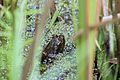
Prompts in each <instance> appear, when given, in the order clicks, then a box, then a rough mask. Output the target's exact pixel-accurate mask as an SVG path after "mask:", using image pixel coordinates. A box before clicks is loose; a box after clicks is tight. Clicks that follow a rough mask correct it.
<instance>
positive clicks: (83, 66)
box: [76, 0, 100, 80]
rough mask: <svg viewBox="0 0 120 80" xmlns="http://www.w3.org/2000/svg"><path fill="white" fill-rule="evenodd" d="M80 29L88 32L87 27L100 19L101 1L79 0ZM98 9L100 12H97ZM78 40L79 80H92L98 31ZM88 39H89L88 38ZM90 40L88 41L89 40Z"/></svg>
mask: <svg viewBox="0 0 120 80" xmlns="http://www.w3.org/2000/svg"><path fill="white" fill-rule="evenodd" d="M78 2H79V20H78V21H79V23H80V24H79V28H82V29H84V30H87V28H88V27H87V26H89V25H92V24H94V23H95V22H96V21H98V19H99V12H100V5H99V4H98V2H99V3H100V1H98V2H97V0H85V1H84V0H79V1H78ZM97 8H98V10H97ZM86 35H87V36H86ZM86 35H85V34H84V35H82V36H81V37H80V39H79V40H77V41H76V42H77V50H76V53H77V62H78V65H77V66H78V71H77V72H78V76H77V77H78V78H77V80H92V67H93V66H92V65H93V60H94V50H95V38H96V35H97V33H96V31H91V32H90V33H89V32H87V33H86ZM86 37H87V38H86ZM87 39H88V40H87Z"/></svg>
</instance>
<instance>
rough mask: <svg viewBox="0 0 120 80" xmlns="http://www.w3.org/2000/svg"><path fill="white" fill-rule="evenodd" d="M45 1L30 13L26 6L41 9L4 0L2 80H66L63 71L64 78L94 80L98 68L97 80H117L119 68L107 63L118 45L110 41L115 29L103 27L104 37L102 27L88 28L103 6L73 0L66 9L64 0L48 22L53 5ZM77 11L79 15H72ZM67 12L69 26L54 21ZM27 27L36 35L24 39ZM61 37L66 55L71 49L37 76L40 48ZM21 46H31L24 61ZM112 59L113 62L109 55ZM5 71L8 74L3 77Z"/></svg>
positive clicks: (92, 1) (0, 36)
mask: <svg viewBox="0 0 120 80" xmlns="http://www.w3.org/2000/svg"><path fill="white" fill-rule="evenodd" d="M18 1H19V2H20V3H21V4H19V5H20V6H17V4H16V2H18ZM48 1H49V2H48V3H47V2H46V5H45V6H44V7H43V8H38V9H29V8H28V6H30V5H31V6H33V5H34V6H35V5H37V6H38V5H42V4H39V1H32V2H33V3H30V4H28V1H27V0H23V1H21V0H13V1H11V2H10V0H6V1H4V4H3V5H2V6H0V8H2V9H0V11H1V12H0V62H1V64H0V80H4V79H9V80H26V79H27V78H28V79H29V80H33V79H34V80H38V79H43V80H44V79H45V80H46V79H48V78H50V79H54V78H58V77H59V76H61V75H64V76H65V74H64V72H65V71H66V70H67V71H69V70H70V71H71V72H72V73H70V74H68V76H67V77H66V76H65V79H66V80H73V79H76V80H93V79H95V76H93V75H94V73H95V72H94V69H97V70H98V73H99V74H100V75H97V77H98V78H99V80H117V76H118V74H117V73H118V68H119V65H118V64H115V63H112V64H111V65H110V63H109V59H111V57H109V56H111V55H109V52H110V53H112V55H115V54H114V50H116V45H115V44H117V42H115V41H114V39H113V38H114V35H113V34H114V31H113V29H112V28H111V27H109V28H107V29H108V30H109V32H107V31H106V28H104V27H103V26H104V25H102V26H101V27H99V28H98V29H93V30H91V29H90V26H91V25H94V24H97V23H99V16H100V15H102V14H103V13H102V12H101V10H102V9H101V5H100V3H101V1H100V0H72V1H71V2H72V3H70V4H69V5H68V3H67V2H65V1H60V2H59V3H58V4H56V5H57V10H56V11H55V13H54V15H53V17H52V19H48V17H49V8H50V7H51V6H52V4H53V3H52V1H51V0H48ZM35 3H37V4H35ZM107 4H108V2H107ZM103 5H104V4H103ZM103 5H102V6H103ZM61 6H62V7H63V6H64V7H65V9H66V10H65V11H63V12H61V11H62V7H61ZM69 8H70V10H69ZM75 11H78V12H77V13H75ZM65 12H68V13H69V15H70V16H71V20H72V25H69V24H66V23H65V22H55V20H56V18H57V17H58V16H60V15H61V14H62V13H65ZM103 12H104V11H103ZM31 15H32V16H31ZM40 15H42V16H40ZM26 16H30V17H32V18H33V19H31V18H30V20H32V21H31V22H28V21H29V20H28V21H27V19H28V18H26ZM102 17H103V16H102ZM28 25H32V26H35V35H34V37H31V38H27V39H23V35H24V34H23V33H24V32H25V31H24V30H25V29H26V28H27V27H29V26H28ZM45 25H46V26H45ZM44 26H45V27H44ZM97 26H99V25H97ZM97 26H96V27H97ZM45 29H46V31H45ZM80 30H83V31H85V32H81V33H82V35H81V36H77V38H75V39H76V40H75V41H72V40H74V39H73V38H74V37H72V36H74V35H73V34H74V33H76V32H79V31H80ZM61 33H62V34H63V35H64V36H65V40H66V44H65V45H66V47H65V50H67V49H68V50H69V49H71V48H72V49H71V51H68V52H67V51H64V52H63V55H60V57H58V60H55V61H54V64H53V65H52V67H50V68H49V69H47V71H46V72H45V73H44V74H43V75H39V69H40V68H41V67H40V64H41V63H40V59H41V55H42V50H43V47H44V45H46V44H47V43H48V42H49V41H50V40H49V39H51V37H52V34H61ZM75 36H76V35H75ZM71 39H72V40H71ZM117 39H118V38H117ZM47 41H48V42H47ZM95 41H97V42H98V43H97V45H98V46H99V48H101V50H100V49H98V47H96V44H95ZM114 42H115V44H114ZM73 45H75V48H74V46H73ZM25 46H31V47H30V48H31V49H30V50H28V54H27V57H24V56H23V54H25V53H24V47H25ZM107 47H108V48H107ZM95 56H96V57H95ZM112 58H115V57H114V56H112ZM94 61H97V67H95V66H94V65H95V64H94ZM73 63H74V64H73ZM76 67H77V68H76ZM72 68H73V69H72ZM4 69H5V70H6V71H7V72H6V73H5V74H2V73H4ZM113 70H114V72H113ZM112 72H113V73H112ZM28 74H29V75H28ZM95 80H96V79H95Z"/></svg>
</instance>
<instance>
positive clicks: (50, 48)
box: [40, 34, 65, 73]
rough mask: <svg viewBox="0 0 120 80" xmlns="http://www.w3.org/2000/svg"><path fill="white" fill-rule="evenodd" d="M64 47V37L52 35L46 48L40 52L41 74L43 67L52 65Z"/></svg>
mask: <svg viewBox="0 0 120 80" xmlns="http://www.w3.org/2000/svg"><path fill="white" fill-rule="evenodd" d="M64 46H65V37H64V35H56V34H54V35H52V39H51V40H50V42H49V43H48V44H47V45H46V47H45V48H44V49H43V51H42V57H41V65H42V67H44V69H41V71H40V72H41V73H43V72H44V71H45V70H46V68H45V65H49V64H51V63H53V60H54V59H55V58H56V56H57V55H58V54H59V53H62V52H63V50H64Z"/></svg>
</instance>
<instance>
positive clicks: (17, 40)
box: [11, 0, 27, 80]
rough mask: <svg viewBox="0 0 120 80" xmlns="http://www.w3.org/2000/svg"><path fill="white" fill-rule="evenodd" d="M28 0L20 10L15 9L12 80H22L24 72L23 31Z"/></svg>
mask: <svg viewBox="0 0 120 80" xmlns="http://www.w3.org/2000/svg"><path fill="white" fill-rule="evenodd" d="M26 3H27V0H23V1H22V4H21V6H20V7H19V8H15V9H14V14H13V15H14V21H15V22H14V28H15V32H14V40H13V53H12V67H11V68H12V76H11V77H12V79H11V80H21V71H22V65H23V62H22V57H23V56H22V54H21V52H22V50H23V49H24V40H23V39H22V31H23V29H24V27H25V8H26Z"/></svg>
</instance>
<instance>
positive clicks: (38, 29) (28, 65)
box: [22, 0, 54, 80]
mask: <svg viewBox="0 0 120 80" xmlns="http://www.w3.org/2000/svg"><path fill="white" fill-rule="evenodd" d="M53 5H54V2H53V0H48V1H47V2H46V4H45V6H44V12H43V13H42V16H40V14H37V16H36V23H35V36H34V41H33V43H32V48H31V50H30V51H29V54H28V57H27V59H26V61H25V64H24V66H23V72H22V80H27V75H28V73H29V72H30V71H31V69H32V66H33V58H34V55H35V52H36V51H35V50H36V49H37V48H38V47H39V46H40V44H39V40H40V37H41V33H42V32H43V30H44V26H45V24H46V22H47V18H48V17H49V13H50V12H49V11H50V9H51V8H52V7H53ZM40 17H41V19H39V18H40Z"/></svg>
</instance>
